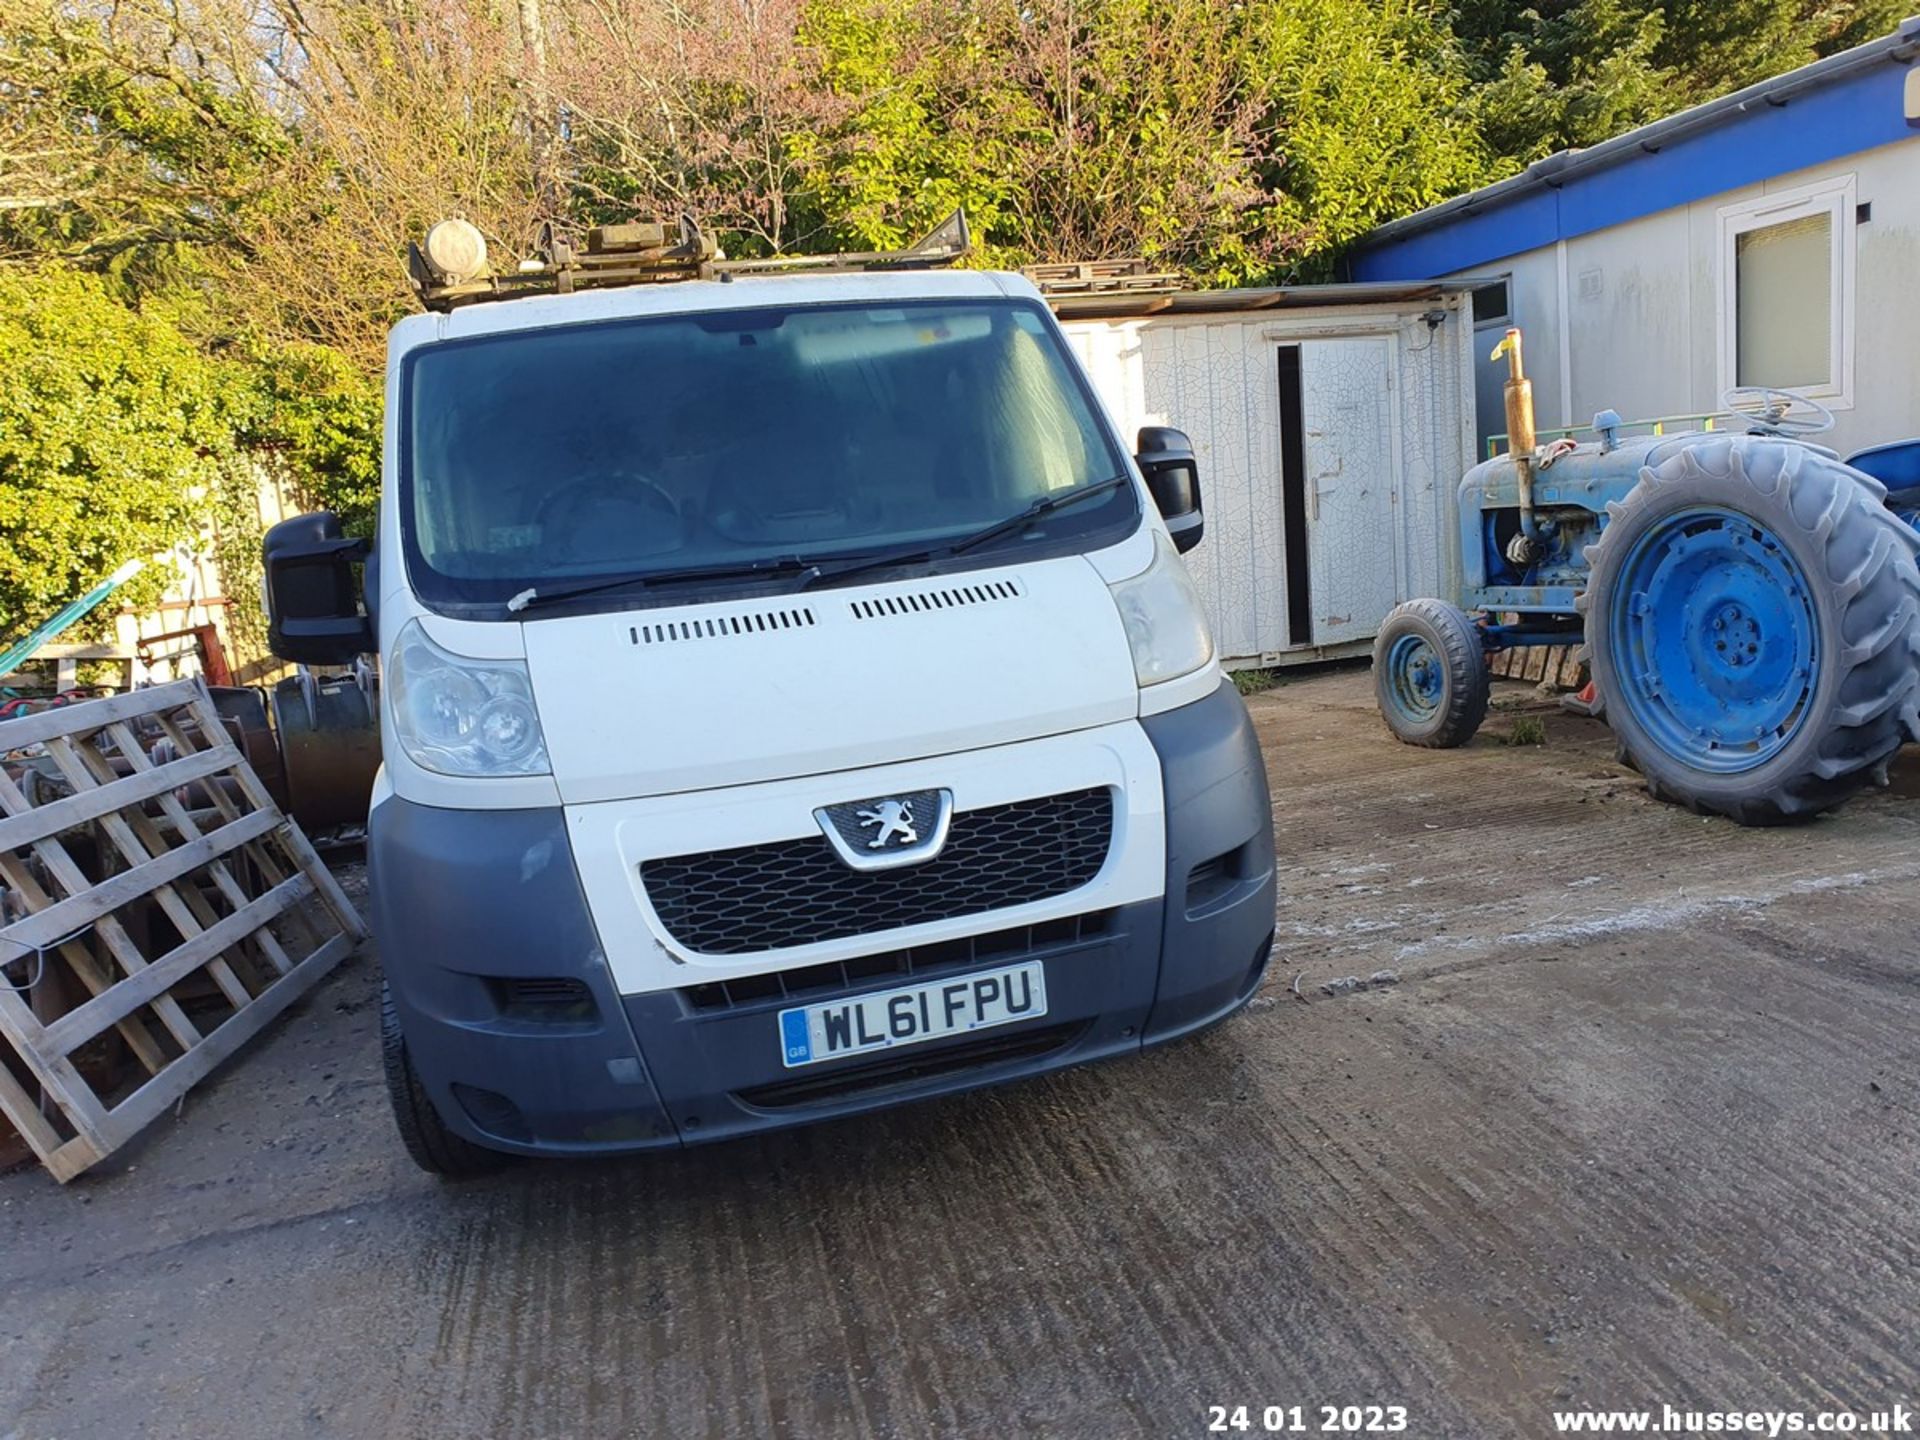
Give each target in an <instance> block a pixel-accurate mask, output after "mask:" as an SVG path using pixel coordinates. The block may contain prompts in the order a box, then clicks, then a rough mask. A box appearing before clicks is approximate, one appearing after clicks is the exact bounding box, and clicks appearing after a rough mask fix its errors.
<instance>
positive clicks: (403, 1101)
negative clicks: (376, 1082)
mask: <svg viewBox="0 0 1920 1440" xmlns="http://www.w3.org/2000/svg"><path fill="white" fill-rule="evenodd" d="M380 1059H381V1064H382V1068H383V1069H384V1070H385V1071H386V1076H387V1099H388V1100H390V1101H391V1102H392V1103H393V1119H394V1123H395V1124H396V1125H397V1126H398V1127H399V1130H400V1143H401V1144H402V1145H404V1146H406V1147H407V1154H408V1155H410V1156H412V1157H413V1163H414V1164H416V1165H418V1166H419V1167H420V1168H421V1169H422V1170H425V1171H426V1172H427V1173H428V1174H430V1175H438V1176H441V1177H442V1178H443V1179H448V1180H459V1179H465V1178H468V1177H470V1176H474V1175H489V1174H491V1173H493V1172H494V1171H495V1170H498V1169H500V1168H501V1167H502V1166H504V1165H505V1164H506V1163H507V1162H508V1160H509V1159H511V1158H512V1157H510V1156H507V1155H503V1154H501V1153H500V1152H499V1151H498V1150H488V1149H486V1148H485V1147H484V1146H480V1145H476V1144H474V1143H473V1142H472V1141H471V1140H469V1139H467V1138H466V1137H465V1136H462V1135H456V1134H454V1132H453V1131H452V1130H450V1129H448V1128H447V1122H446V1121H444V1120H442V1119H441V1118H440V1112H439V1110H437V1109H436V1108H434V1103H433V1098H432V1097H431V1096H430V1095H428V1094H427V1090H426V1087H425V1086H424V1085H422V1084H421V1083H420V1073H419V1072H418V1071H417V1070H415V1069H414V1068H413V1061H412V1060H411V1059H410V1058H408V1055H407V1041H406V1037H405V1036H404V1035H402V1034H401V1033H400V1013H399V1011H397V1010H396V1009H394V1005H393V991H392V989H391V988H390V987H389V986H388V984H387V982H386V981H385V980H382V981H381V982H380Z"/></svg>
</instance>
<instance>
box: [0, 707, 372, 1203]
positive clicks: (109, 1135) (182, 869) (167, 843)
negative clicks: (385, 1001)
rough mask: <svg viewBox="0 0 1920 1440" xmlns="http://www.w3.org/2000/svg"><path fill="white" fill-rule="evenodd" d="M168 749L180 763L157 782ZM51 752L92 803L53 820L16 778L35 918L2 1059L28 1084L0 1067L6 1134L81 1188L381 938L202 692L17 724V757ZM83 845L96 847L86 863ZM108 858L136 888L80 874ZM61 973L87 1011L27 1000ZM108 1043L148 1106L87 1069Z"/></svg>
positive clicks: (12, 832) (24, 875)
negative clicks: (41, 975) (157, 749)
mask: <svg viewBox="0 0 1920 1440" xmlns="http://www.w3.org/2000/svg"><path fill="white" fill-rule="evenodd" d="M153 734H164V735H165V736H166V737H167V738H168V739H169V740H170V741H171V742H172V743H173V747H174V749H175V751H176V753H177V755H178V758H177V759H175V760H173V761H170V762H168V763H167V764H164V765H159V764H155V763H154V761H153V760H152V759H151V758H150V757H149V756H148V755H147V754H146V752H145V749H144V746H145V744H146V739H145V737H146V736H148V735H153ZM32 746H42V747H44V749H45V753H46V756H47V758H48V759H49V760H50V761H51V762H52V763H53V764H54V765H55V766H56V767H57V768H58V770H59V771H60V772H61V774H62V776H63V778H65V779H66V780H67V782H68V783H69V784H71V785H72V786H73V787H74V793H73V794H72V795H71V796H68V797H66V798H65V799H62V800H57V801H54V802H53V803H51V804H49V805H46V806H42V807H38V808H34V807H31V806H29V805H28V804H27V802H26V799H25V796H24V794H23V792H22V791H21V789H20V787H19V786H18V785H17V784H16V783H15V782H14V780H13V779H12V778H11V777H10V776H9V775H6V774H0V815H4V817H5V818H4V819H0V838H4V841H5V844H4V846H0V881H3V882H4V883H5V884H6V886H7V888H8V889H9V890H10V891H12V892H13V895H14V897H15V899H16V900H17V901H18V903H19V906H20V908H23V909H24V910H25V911H26V912H27V913H26V914H25V915H23V916H20V917H19V918H17V919H15V920H13V921H12V922H11V923H8V924H4V925H0V982H4V983H0V1046H6V1047H10V1048H11V1050H12V1053H13V1054H14V1055H15V1056H16V1057H17V1058H18V1060H19V1061H20V1063H21V1066H22V1073H21V1074H20V1075H19V1076H16V1074H15V1072H14V1070H13V1068H12V1067H11V1066H9V1065H6V1064H0V1114H5V1115H6V1117H7V1118H8V1119H9V1120H11V1121H12V1123H13V1125H14V1128H15V1129H17V1130H18V1131H19V1132H20V1133H21V1135H22V1136H23V1137H25V1139H26V1141H27V1143H28V1144H29V1145H30V1146H31V1147H32V1148H33V1150H34V1153H35V1154H37V1155H38V1156H39V1157H40V1159H41V1161H42V1162H43V1163H44V1164H45V1165H46V1167H47V1169H48V1171H49V1172H50V1173H52V1174H53V1175H54V1177H55V1178H56V1179H59V1180H61V1181H63V1182H64V1181H67V1180H71V1179H72V1178H73V1177H74V1176H76V1175H78V1174H80V1173H82V1172H83V1171H85V1170H86V1169H87V1168H88V1167H90V1166H92V1165H94V1164H97V1163H98V1162H99V1161H100V1160H101V1159H102V1158H103V1157H105V1156H107V1155H109V1154H111V1153H112V1152H113V1151H114V1150H116V1149H118V1148H119V1147H120V1146H121V1145H124V1144H125V1143H126V1142H127V1141H128V1140H129V1139H131V1138H132V1137H133V1136H134V1135H135V1134H136V1133H138V1132H139V1130H140V1129H141V1128H142V1127H144V1126H145V1125H147V1124H149V1123H151V1122H152V1121H153V1120H154V1119H155V1118H157V1117H158V1116H160V1115H162V1114H164V1113H165V1112H166V1110H167V1109H168V1108H169V1107H171V1106H173V1105H175V1104H177V1103H178V1102H179V1101H180V1099H181V1098H182V1097H183V1096H184V1095H185V1094H186V1092H187V1090H188V1089H189V1088H190V1087H191V1086H192V1085H194V1084H195V1083H197V1082H198V1081H199V1080H200V1079H201V1078H202V1077H204V1076H205V1075H206V1074H208V1073H209V1072H210V1071H211V1070H212V1069H213V1067H214V1066H215V1065H217V1064H219V1063H220V1062H221V1061H222V1060H224V1059H226V1058H227V1057H228V1056H230V1055H231V1054H233V1052H234V1051H236V1050H238V1049H239V1048H240V1046H241V1045H243V1044H244V1043H245V1042H246V1041H247V1040H248V1039H250V1038H251V1037H252V1036H253V1035H255V1034H256V1033H258V1032H259V1031H260V1030H261V1029H263V1028H264V1027H265V1026H266V1025H267V1024H268V1023H269V1022H271V1021H272V1020H273V1019H274V1017H275V1016H277V1015H279V1014H280V1013H281V1012H282V1011H283V1010H285V1009H286V1007H287V1006H288V1005H290V1004H291V1003H292V1002H293V1001H294V1000H295V999H297V998H298V997H299V996H300V995H301V994H302V993H303V992H305V991H306V990H308V989H309V988H311V987H312V986H313V984H314V983H315V982H316V981H318V980H319V979H320V978H321V976H323V975H324V974H325V973H326V972H327V971H328V970H330V969H331V968H332V967H333V966H334V965H336V964H338V963H339V961H340V960H341V959H342V958H344V957H345V956H346V955H347V954H348V953H349V952H351V950H352V949H353V947H354V946H355V945H356V944H358V943H359V941H360V940H361V938H362V937H364V935H365V934H366V927H365V924H364V923H363V922H362V921H361V919H360V916H359V914H358V913H357V912H356V911H355V910H354V908H353V906H352V904H351V903H350V902H349V901H348V900H347V898H346V896H345V894H344V893H343V892H342V891H341V889H340V887H339V885H338V884H337V883H336V882H335V881H334V879H333V877H332V876H331V875H330V874H328V873H327V870H326V867H325V866H324V865H323V864H322V863H321V862H320V858H319V857H318V856H317V855H316V854H315V853H314V851H313V847H312V846H311V845H309V844H308V843H307V839H306V837H305V836H304V835H302V834H301V833H300V830H299V827H298V826H296V825H295V824H294V823H293V822H292V820H290V819H288V818H287V817H286V816H285V815H283V814H282V813H281V812H280V811H279V810H278V809H277V808H275V806H274V804H273V802H272V800H271V799H270V798H269V797H268V795H267V793H266V788H265V787H264V786H263V785H262V784H261V783H260V780H259V777H258V776H256V775H255V774H254V773H253V771H252V770H251V768H249V767H248V765H247V762H246V759H245V757H244V756H243V755H242V754H241V752H240V750H239V748H238V747H237V746H236V745H235V744H234V743H233V740H232V738H231V736H230V735H229V734H228V732H227V729H226V727H225V726H224V725H223V724H222V723H221V721H220V718H219V716H218V715H217V714H215V713H214V710H213V704H212V699H211V697H210V696H209V695H208V693H207V691H206V688H205V686H204V685H202V684H201V683H200V682H199V681H184V682H181V683H178V684H174V685H165V686H159V687H156V688H154V689H150V690H141V691H135V692H133V693H132V694H130V695H119V696H114V697H112V698H110V699H107V700H94V701H87V702H85V703H82V704H78V705H69V706H65V707H63V708H60V709H56V710H49V711H43V712H41V713H39V714H36V715H31V716H26V717H23V718H22V719H19V720H9V721H0V754H4V753H9V752H11V753H19V752H21V751H24V750H26V749H28V748H29V747H32ZM127 770H130V771H131V772H132V773H131V774H130V775H124V774H122V773H121V772H122V771H127ZM182 783H192V784H195V785H199V786H203V787H205V788H206V789H207V790H208V791H209V793H211V794H212V795H214V796H215V811H214V814H215V816H216V822H215V828H211V829H208V830H205V831H204V832H203V831H202V830H201V829H200V826H199V825H198V823H196V821H195V820H194V818H193V816H192V815H191V814H190V813H189V812H188V811H187V810H186V808H185V807H184V806H183V805H182V804H181V802H180V800H179V799H178V797H177V795H176V793H175V791H176V787H177V786H178V785H180V784H182ZM168 822H170V823H168ZM76 835H78V836H80V837H81V838H85V839H88V840H90V841H91V842H92V843H90V844H89V845H88V846H87V847H85V848H81V847H79V846H75V847H74V848H73V849H72V850H71V852H70V851H69V849H68V848H67V842H68V841H69V840H71V839H73V838H74V837H75V836H76ZM89 854H96V855H98V856H100V857H101V859H102V860H103V861H107V862H113V863H118V864H121V865H123V866H125V867H126V868H124V869H121V870H119V871H117V872H109V871H108V870H105V869H102V870H100V871H99V872H98V873H94V872H90V871H88V870H86V869H83V867H82V866H81V865H80V864H79V863H78V862H77V861H76V859H75V857H76V856H80V857H82V858H84V857H86V856H87V855H89ZM136 914H141V915H144V916H146V917H147V918H149V919H151V921H152V923H151V924H143V923H137V922H136V921H135V916H136ZM276 926H277V927H280V929H279V933H278V934H276V932H275V927H276ZM136 937H141V938H140V939H138V940H136ZM290 950H291V951H292V952H294V953H289V952H290ZM60 964H64V965H65V967H66V969H67V970H68V971H69V972H70V973H71V974H72V976H73V977H74V978H76V979H77V980H78V981H79V982H80V985H79V987H76V988H79V989H83V990H84V991H85V995H84V998H82V999H80V1000H79V1001H78V1002H77V1003H74V1004H70V1005H67V1006H66V1008H65V1010H64V1012H62V1013H58V1014H42V1013H36V1011H35V1010H34V1009H33V1008H31V1007H29V1006H28V1005H27V1003H26V1001H25V999H24V998H23V997H22V996H21V995H19V994H17V993H16V987H17V986H18V984H19V982H20V978H21V975H22V972H23V970H31V969H33V968H34V967H46V968H47V969H48V970H49V971H51V970H52V967H54V966H55V965H60ZM53 973H55V974H57V973H58V972H57V971H56V972H53ZM207 982H211V984H209V983H207ZM56 988H58V987H56ZM189 1009H191V1010H192V1013H191V1014H189V1013H188V1010H189ZM109 1031H117V1032H118V1033H120V1034H121V1035H122V1036H124V1037H125V1038H126V1039H127V1041H128V1043H129V1045H130V1046H131V1047H132V1048H133V1050H134V1053H135V1054H136V1055H137V1056H138V1057H139V1059H140V1060H141V1062H142V1064H143V1065H144V1066H145V1068H146V1071H147V1072H148V1073H147V1074H146V1076H145V1077H144V1078H142V1079H141V1080H140V1082H139V1084H138V1088H136V1089H133V1090H132V1091H131V1093H122V1091H123V1090H124V1088H125V1087H120V1088H119V1089H113V1088H109V1086H108V1085H107V1084H106V1083H103V1081H102V1080H101V1079H100V1077H99V1076H98V1073H97V1066H91V1065H85V1064H81V1063H77V1062H80V1061H81V1060H82V1058H83V1055H84V1053H85V1052H86V1050H87V1049H88V1047H90V1046H91V1043H92V1042H93V1041H94V1040H95V1039H96V1038H98V1037H99V1036H102V1035H105V1034H107V1033H108V1032H109ZM26 1077H30V1080H28V1079H27V1078H26ZM36 1085H37V1086H38V1088H39V1090H40V1092H41V1096H42V1097H43V1099H41V1100H36V1099H35V1098H34V1097H33V1095H32V1094H31V1093H30V1092H31V1088H32V1087H33V1086H36Z"/></svg>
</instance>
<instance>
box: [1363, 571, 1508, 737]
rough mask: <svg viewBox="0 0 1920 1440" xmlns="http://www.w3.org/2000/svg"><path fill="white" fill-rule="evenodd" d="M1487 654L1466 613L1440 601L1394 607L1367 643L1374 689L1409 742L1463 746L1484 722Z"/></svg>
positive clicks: (1396, 728) (1397, 732)
mask: <svg viewBox="0 0 1920 1440" xmlns="http://www.w3.org/2000/svg"><path fill="white" fill-rule="evenodd" d="M1489 688H1490V682H1489V681H1488V679H1487V655H1486V650H1485V649H1484V648H1483V647H1482V645H1481V643H1480V631H1479V629H1478V628H1477V627H1476V626H1475V625H1474V623H1473V621H1472V620H1470V619H1468V618H1467V613H1466V612H1465V611H1464V610H1462V609H1461V608H1460V607H1459V606H1457V605H1449V604H1447V602H1446V601H1444V600H1409V601H1407V602H1406V603H1405V604H1403V605H1397V606H1395V607H1394V609H1393V613H1392V614H1390V615H1388V616H1387V619H1386V623H1385V624H1383V625H1382V626H1381V627H1380V633H1379V634H1378V635H1377V636H1375V637H1374V641H1373V690H1374V695H1375V696H1376V698H1377V699H1378V700H1379V703H1380V714H1381V715H1382V716H1383V717H1384V718H1385V719H1386V722H1387V728H1388V729H1389V730H1391V731H1393V733H1394V734H1395V735H1397V736H1399V737H1400V739H1402V740H1404V741H1405V742H1406V743H1407V744H1409V745H1425V746H1428V747H1430V748H1432V749H1435V750H1449V749H1452V748H1453V747H1454V746H1456V745H1464V744H1466V743H1467V741H1469V740H1471V739H1472V738H1473V732H1474V731H1476V730H1478V729H1479V728H1480V722H1481V721H1482V720H1484V719H1486V718H1487V693H1488V690H1489Z"/></svg>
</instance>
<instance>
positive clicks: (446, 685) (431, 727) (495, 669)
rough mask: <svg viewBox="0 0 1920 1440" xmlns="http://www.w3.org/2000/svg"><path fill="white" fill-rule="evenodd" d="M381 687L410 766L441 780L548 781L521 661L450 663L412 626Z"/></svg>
mask: <svg viewBox="0 0 1920 1440" xmlns="http://www.w3.org/2000/svg"><path fill="white" fill-rule="evenodd" d="M382 678H383V683H384V684H385V686H386V689H387V695H388V699H389V703H390V704H392V706H393V729H394V734H395V736H396V737H397V738H398V739H399V741H400V748H401V749H402V750H404V751H406V752H407V758H408V759H409V760H411V761H413V763H414V764H416V765H418V766H419V767H420V768H421V769H423V770H432V771H434V772H436V773H438V774H441V775H484V776H495V775H545V774H548V773H549V766H548V764H547V741H546V737H545V736H543V735H542V734H541V733H540V713H539V712H538V711H537V710H535V709H534V708H533V682H532V680H531V679H530V678H529V677H528V675H527V662H526V661H524V660H470V659H468V658H467V657H466V656H464V655H450V654H448V653H447V652H446V651H445V650H442V649H441V648H440V647H439V646H438V645H436V644H434V643H433V641H431V640H430V639H428V638H427V632H426V631H425V630H423V629H421V628H420V622H419V621H418V620H409V621H408V622H407V624H406V628H405V629H403V630H402V631H401V632H400V640H399V643H397V644H396V645H395V646H394V647H393V658H392V660H391V661H390V662H389V663H388V665H387V673H386V675H385V676H384V677H382Z"/></svg>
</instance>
